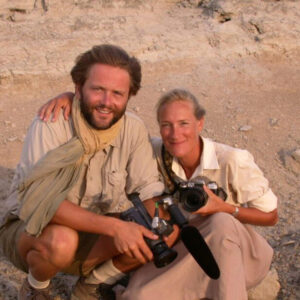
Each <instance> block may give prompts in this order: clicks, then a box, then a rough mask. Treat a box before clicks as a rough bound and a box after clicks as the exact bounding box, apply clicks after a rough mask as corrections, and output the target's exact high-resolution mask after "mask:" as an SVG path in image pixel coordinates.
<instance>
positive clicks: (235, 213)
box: [231, 206, 240, 218]
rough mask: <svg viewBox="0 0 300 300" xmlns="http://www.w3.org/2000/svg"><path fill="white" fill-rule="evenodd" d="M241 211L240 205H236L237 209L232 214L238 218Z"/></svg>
mask: <svg viewBox="0 0 300 300" xmlns="http://www.w3.org/2000/svg"><path fill="white" fill-rule="evenodd" d="M239 211H240V209H239V207H238V206H235V211H234V212H233V213H231V215H232V216H234V217H235V218H236V217H237V216H238V214H239Z"/></svg>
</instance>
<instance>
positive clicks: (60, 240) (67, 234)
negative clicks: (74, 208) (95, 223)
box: [19, 225, 78, 267]
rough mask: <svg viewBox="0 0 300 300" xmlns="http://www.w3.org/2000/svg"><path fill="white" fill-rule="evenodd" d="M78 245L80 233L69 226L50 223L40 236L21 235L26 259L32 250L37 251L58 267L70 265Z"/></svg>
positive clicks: (22, 252) (21, 250)
mask: <svg viewBox="0 0 300 300" xmlns="http://www.w3.org/2000/svg"><path fill="white" fill-rule="evenodd" d="M77 247H78V233H77V232H76V231H75V230H73V229H71V228H68V227H65V226H60V225H48V226H47V227H46V228H45V229H44V230H43V232H42V234H41V235H40V236H39V237H32V236H28V235H27V234H26V233H24V234H23V235H21V238H20V242H19V249H20V252H21V256H23V258H24V259H25V260H26V256H27V255H28V253H30V251H37V252H38V253H39V255H40V256H41V258H43V259H44V260H46V261H49V262H50V263H51V264H53V265H55V266H57V267H65V266H67V265H69V264H70V263H71V262H72V260H73V258H74V255H75V253H76V250H77Z"/></svg>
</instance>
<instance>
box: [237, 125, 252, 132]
mask: <svg viewBox="0 0 300 300" xmlns="http://www.w3.org/2000/svg"><path fill="white" fill-rule="evenodd" d="M251 129H252V126H251V125H243V126H241V127H240V128H239V131H249V130H251Z"/></svg>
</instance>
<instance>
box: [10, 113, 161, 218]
mask: <svg viewBox="0 0 300 300" xmlns="http://www.w3.org/2000/svg"><path fill="white" fill-rule="evenodd" d="M73 135H74V129H73V126H72V121H71V120H69V121H65V120H64V119H63V116H62V114H61V115H60V117H59V119H58V121H57V122H54V123H53V122H47V123H45V122H42V121H40V120H39V119H38V118H35V119H34V121H33V123H32V124H31V126H30V128H29V130H28V133H27V136H26V139H25V142H24V146H23V151H22V155H21V160H20V163H19V164H18V166H17V168H16V172H15V176H14V179H13V184H12V186H11V191H10V196H9V197H8V199H7V207H9V210H10V211H11V212H13V213H15V214H17V213H18V201H17V187H18V184H19V183H20V182H22V181H23V179H24V178H25V175H26V174H27V173H28V171H29V170H30V169H31V168H32V167H33V166H34V164H35V163H36V162H37V161H38V160H39V159H40V158H41V157H43V156H44V155H45V154H46V153H47V152H48V151H50V150H51V149H54V148H56V147H58V146H60V145H62V144H64V143H66V142H68V141H69V140H70V139H71V138H72V137H73ZM66 155H68V154H67V153H66ZM163 191H164V185H163V183H162V182H160V181H159V174H158V171H157V163H156V160H155V157H154V153H153V149H152V147H151V143H150V139H149V134H148V132H147V130H146V128H145V125H144V124H143V122H142V121H141V120H140V119H139V118H138V117H137V116H135V115H134V114H132V113H126V114H125V118H124V122H123V125H122V128H121V130H120V133H119V134H118V136H117V137H116V139H115V140H113V141H112V142H111V144H110V145H109V146H107V147H106V148H105V149H104V150H102V151H99V152H97V153H96V154H95V155H93V156H86V157H85V161H84V168H83V170H82V172H81V174H80V179H79V181H78V182H77V184H76V185H75V186H74V187H73V188H72V190H71V191H70V193H69V194H68V197H67V198H68V200H70V201H71V202H73V203H75V204H78V205H80V206H81V207H84V208H86V209H88V210H91V211H94V212H96V213H100V214H105V213H108V212H121V211H124V210H126V209H128V208H129V207H131V203H130V201H129V200H128V199H127V196H126V194H130V193H133V192H138V193H140V198H141V199H142V200H145V199H149V198H152V197H154V196H157V195H160V194H162V192H163Z"/></svg>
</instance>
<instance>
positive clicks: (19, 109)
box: [0, 0, 300, 300]
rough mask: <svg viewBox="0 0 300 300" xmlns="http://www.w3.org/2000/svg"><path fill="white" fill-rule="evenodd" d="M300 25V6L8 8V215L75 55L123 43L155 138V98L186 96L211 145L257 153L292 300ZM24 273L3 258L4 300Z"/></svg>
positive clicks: (299, 166)
mask: <svg viewBox="0 0 300 300" xmlns="http://www.w3.org/2000/svg"><path fill="white" fill-rule="evenodd" d="M299 24H300V1H288V0H287V1H275V0H274V1H272V0H269V1H267V0H265V1H262V0H253V1H243V0H240V1H238V0H231V1H230V0H223V1H222V0H202V1H194V0H182V1H175V0H159V1H156V0H147V1H142V0H123V1H121V0H113V1H112V0H110V1H109V0H102V1H100V0H98V1H96V0H77V1H76V0H72V1H71V0H65V1H59V0H51V1H50V0H22V1H21V0H19V1H17V0H10V1H6V0H0V32H1V34H0V211H1V212H3V211H4V210H5V207H4V201H3V200H4V199H5V197H6V194H7V192H8V189H9V183H10V181H11V176H12V173H13V169H14V167H15V165H16V164H17V162H18V160H19V156H20V151H21V147H22V142H23V140H24V137H25V134H26V129H27V127H28V125H29V124H30V121H31V119H32V118H33V117H34V115H35V114H36V111H37V108H38V107H39V106H40V105H41V103H44V102H45V101H46V100H47V99H49V98H50V97H52V96H54V95H57V94H58V93H61V92H63V91H66V90H71V91H72V90H73V85H72V82H71V80H70V77H69V71H70V69H71V67H72V66H73V63H74V60H75V58H76V56H77V55H78V54H79V53H81V52H83V51H85V50H87V49H89V48H90V47H91V46H93V45H95V44H100V43H113V44H117V45H120V46H122V47H123V48H125V49H126V50H127V51H128V52H130V53H131V54H133V55H135V56H136V57H138V58H139V60H140V61H141V63H142V66H143V82H142V85H143V87H142V89H141V91H140V92H139V94H138V95H137V96H136V97H134V98H132V99H130V102H129V105H128V108H129V110H132V111H134V112H135V113H137V114H138V115H139V116H140V117H141V118H143V119H144V120H145V122H146V124H147V127H148V128H149V130H150V133H151V134H158V130H157V126H156V122H155V116H154V106H155V103H156V101H157V99H158V97H159V96H160V95H161V93H162V92H165V91H166V90H168V89H171V88H174V87H184V88H188V89H190V90H191V91H192V92H193V93H195V94H196V95H197V96H198V97H199V99H200V101H201V102H202V104H203V105H204V106H205V107H206V109H207V111H208V114H207V117H206V126H205V130H204V135H205V136H207V137H211V138H213V139H216V140H218V141H220V142H223V143H227V144H230V145H233V146H236V147H240V148H247V149H248V150H250V151H251V152H252V153H253V155H254V157H255V158H256V161H257V163H258V164H259V166H260V167H261V168H262V169H263V171H264V172H265V174H266V177H267V178H268V179H269V180H270V184H271V187H272V189H273V190H274V192H275V193H276V194H277V195H278V197H279V199H280V203H279V214H280V222H279V224H278V225H277V226H276V227H274V228H272V229H264V230H263V233H264V235H265V236H266V237H267V239H268V240H269V242H270V243H271V244H272V246H273V247H274V249H275V260H274V265H275V267H276V269H277V270H278V273H279V277H280V283H281V287H282V289H281V292H280V293H281V294H280V296H279V298H278V299H289V298H288V297H294V296H295V295H296V293H297V278H298V276H299V265H297V263H296V264H295V263H294V262H295V261H297V253H299V229H300V228H299V227H300V226H299V221H298V214H299V199H300V191H299V190H300V188H299V173H300V163H299V162H298V161H297V160H296V159H295V157H294V155H295V153H297V151H296V150H297V149H299V148H300V136H299V128H300V118H299V115H300V104H299V103H300V100H299V98H300V85H299V77H300V25H299ZM288 256H290V257H291V259H290V260H286V259H285V257H288ZM15 274H17V275H15ZM23 276H24V274H21V273H20V272H19V273H18V272H17V273H16V270H15V269H13V267H12V266H10V265H9V264H8V263H7V262H6V261H5V260H4V259H3V258H0V299H1V300H4V299H11V298H9V297H15V295H16V288H17V287H19V285H20V283H21V280H22V278H23ZM55 282H56V286H57V293H58V294H59V293H60V292H62V293H63V294H64V295H67V294H68V291H69V290H68V289H67V290H64V289H65V288H66V286H67V284H65V281H64V279H62V278H59V280H57V281H55ZM295 297H296V296H295ZM299 297H300V296H299ZM62 298H63V297H62ZM290 299H294V298H290Z"/></svg>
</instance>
